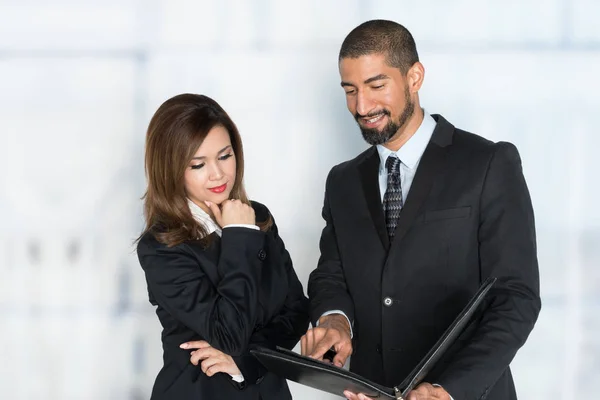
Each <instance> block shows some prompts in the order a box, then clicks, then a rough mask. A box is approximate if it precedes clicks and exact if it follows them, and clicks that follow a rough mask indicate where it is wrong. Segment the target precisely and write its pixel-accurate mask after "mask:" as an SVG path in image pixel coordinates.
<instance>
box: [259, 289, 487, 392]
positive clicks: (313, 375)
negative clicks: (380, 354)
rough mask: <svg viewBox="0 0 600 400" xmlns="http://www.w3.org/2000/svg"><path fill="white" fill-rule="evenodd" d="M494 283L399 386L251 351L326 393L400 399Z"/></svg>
mask: <svg viewBox="0 0 600 400" xmlns="http://www.w3.org/2000/svg"><path fill="white" fill-rule="evenodd" d="M494 282H496V278H488V279H487V280H486V281H485V282H484V283H483V284H482V285H481V287H480V288H479V290H478V291H477V293H476V294H475V295H474V296H473V298H471V300H470V301H469V303H468V304H467V305H466V306H465V308H464V309H463V310H462V311H461V313H460V314H459V315H458V316H457V317H456V319H455V320H454V321H453V322H452V324H450V326H449V327H448V329H446V331H445V332H444V334H443V335H442V337H441V338H440V339H439V340H438V341H437V342H436V343H435V345H434V346H433V347H432V348H431V350H429V352H428V353H427V355H425V357H424V358H423V359H422V360H421V362H419V364H418V365H417V366H416V367H415V368H414V369H413V370H412V372H411V373H410V374H409V375H408V376H407V377H406V378H405V379H404V380H403V381H402V383H400V384H399V385H397V386H395V387H393V388H389V387H386V386H382V385H379V384H377V383H375V382H372V381H369V380H368V379H365V378H363V377H362V376H360V375H358V374H355V373H352V372H350V371H347V370H345V369H343V368H339V367H336V366H334V365H333V364H330V363H328V362H325V361H319V360H315V359H313V358H310V357H305V356H302V355H300V354H297V353H294V352H293V351H289V350H286V349H282V348H277V350H273V349H268V348H263V347H258V348H254V349H252V350H250V352H251V353H252V354H253V355H254V356H255V357H256V358H257V359H258V360H259V361H260V362H261V363H262V364H263V365H264V366H265V368H267V369H268V370H269V371H271V372H273V373H275V374H277V375H279V376H281V377H283V378H286V379H289V380H291V381H294V382H298V383H300V384H302V385H306V386H310V387H312V388H315V389H319V390H322V391H325V392H328V393H332V394H336V395H338V396H343V392H344V390H349V391H351V392H353V393H364V394H365V395H367V396H369V397H372V398H375V399H376V398H389V399H397V400H402V399H404V398H405V397H406V395H407V394H408V392H410V391H411V390H412V389H414V388H415V386H417V385H418V384H419V383H421V381H422V380H423V378H425V376H426V375H427V373H429V371H430V370H431V368H433V366H434V365H435V363H436V362H437V361H438V360H439V359H440V358H441V357H442V355H443V354H444V353H445V352H446V350H448V348H449V347H450V346H451V345H452V343H454V341H455V340H456V338H457V337H458V336H459V335H460V333H461V332H462V331H463V330H464V328H465V327H466V326H467V324H468V322H469V320H470V319H471V317H472V315H473V313H474V312H475V310H476V309H477V307H478V306H479V304H480V303H481V301H482V300H483V298H484V297H485V295H486V294H487V292H488V291H489V290H490V288H491V287H492V285H493V284H494Z"/></svg>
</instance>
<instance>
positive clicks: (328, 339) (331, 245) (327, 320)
mask: <svg viewBox="0 0 600 400" xmlns="http://www.w3.org/2000/svg"><path fill="white" fill-rule="evenodd" d="M334 172H335V168H334V169H332V170H331V172H330V173H329V176H328V177H327V183H326V184H325V200H324V204H323V213H322V215H323V219H324V220H325V228H323V232H322V233H321V241H320V243H319V248H320V250H321V256H320V257H319V262H318V264H317V268H316V269H315V270H314V271H313V272H312V273H311V274H310V277H309V279H308V296H309V298H310V309H311V321H312V323H313V326H314V327H315V328H313V329H310V330H309V331H308V332H307V334H306V335H304V336H303V337H302V354H308V355H311V356H312V357H315V358H317V359H321V358H322V357H323V354H325V352H327V350H329V348H331V347H334V349H335V350H336V352H337V353H338V354H337V355H336V357H335V358H334V363H335V364H337V365H339V364H341V365H343V364H344V363H345V362H346V358H347V357H348V356H349V355H350V354H351V353H352V343H351V334H352V333H351V324H352V321H354V304H353V303H352V298H351V297H350V294H349V293H348V288H347V286H346V277H345V276H344V270H343V268H342V263H341V260H340V255H339V250H338V246H337V238H336V235H335V227H334V223H333V218H332V215H331V209H330V202H329V201H330V200H329V193H331V185H332V183H331V181H332V175H333V174H334ZM334 310H335V311H337V312H341V313H340V314H338V313H334V314H329V313H330V312H331V311H334ZM317 325H318V326H317Z"/></svg>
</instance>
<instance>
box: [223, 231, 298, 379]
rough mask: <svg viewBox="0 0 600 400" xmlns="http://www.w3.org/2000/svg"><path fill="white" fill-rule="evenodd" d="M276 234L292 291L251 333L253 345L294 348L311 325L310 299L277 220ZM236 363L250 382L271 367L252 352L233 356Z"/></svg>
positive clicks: (251, 345)
mask: <svg viewBox="0 0 600 400" xmlns="http://www.w3.org/2000/svg"><path fill="white" fill-rule="evenodd" d="M271 229H272V230H273V234H274V236H275V243H276V246H277V248H278V249H279V251H280V252H282V254H283V257H282V260H283V262H284V264H285V270H286V273H287V280H288V285H287V288H288V294H287V296H286V298H285V303H284V305H283V307H282V309H281V310H280V311H279V313H278V314H277V315H276V316H275V317H273V319H272V320H271V321H269V323H268V324H267V325H265V326H264V327H261V328H259V329H257V330H256V331H255V332H254V333H253V334H252V336H251V337H250V345H249V347H250V348H252V347H254V346H261V347H268V348H271V349H274V348H275V347H276V346H279V347H283V348H286V349H288V350H291V349H292V348H294V346H295V345H296V344H297V343H298V340H300V337H301V336H302V335H303V334H304V333H305V332H306V329H307V328H308V320H309V317H308V299H307V298H306V296H305V295H304V290H303V289H302V284H301V283H300V280H299V279H298V276H297V275H296V272H295V271H294V266H293V264H292V259H291V257H290V254H289V253H288V251H287V250H286V249H285V245H284V243H283V240H281V238H280V237H279V234H278V230H277V225H275V222H273V226H272V228H271ZM233 359H234V361H235V363H236V365H237V366H238V368H239V369H240V371H241V372H242V374H243V375H244V379H245V380H247V381H248V382H249V383H254V382H257V381H259V379H260V378H261V377H262V376H264V374H265V373H266V372H267V370H266V369H265V368H264V367H263V365H262V364H261V363H260V362H258V360H257V359H256V358H254V356H252V355H251V354H250V353H247V354H244V355H241V356H237V357H233Z"/></svg>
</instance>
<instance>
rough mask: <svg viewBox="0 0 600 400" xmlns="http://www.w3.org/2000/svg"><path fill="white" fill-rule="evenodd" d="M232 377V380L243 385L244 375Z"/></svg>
mask: <svg viewBox="0 0 600 400" xmlns="http://www.w3.org/2000/svg"><path fill="white" fill-rule="evenodd" d="M229 376H231V379H233V380H234V381H236V382H237V383H242V382H244V375H231V374H230V375H229Z"/></svg>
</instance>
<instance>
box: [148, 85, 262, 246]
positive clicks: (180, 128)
mask: <svg viewBox="0 0 600 400" xmlns="http://www.w3.org/2000/svg"><path fill="white" fill-rule="evenodd" d="M219 125H220V126H223V127H224V128H225V129H226V130H227V132H229V138H230V140H231V146H232V147H233V152H234V154H235V159H236V165H237V166H236V177H235V182H234V184H233V187H232V189H231V194H230V198H232V199H239V200H241V201H242V202H243V203H246V204H250V201H249V200H248V196H247V195H246V190H245V189H244V183H243V179H244V152H243V149H242V139H241V137H240V134H239V132H238V129H237V127H236V126H235V124H234V123H233V121H232V120H231V118H230V117H229V115H228V114H227V113H226V112H225V110H224V109H223V108H222V107H221V106H220V105H219V104H218V103H217V102H216V101H214V100H213V99H211V98H210V97H207V96H203V95H198V94H188V93H186V94H180V95H177V96H175V97H172V98H170V99H169V100H167V101H165V102H164V103H163V104H162V105H161V106H160V107H159V108H158V110H156V113H154V116H153V117H152V119H151V120H150V124H149V126H148V132H147V134H146V155H145V170H146V179H147V181H148V187H147V189H146V193H145V194H144V197H143V200H144V217H145V220H146V226H145V229H144V232H143V233H142V236H143V235H144V234H145V233H147V232H149V233H151V234H153V235H154V237H155V238H156V239H157V240H158V241H159V242H161V243H164V244H166V245H167V246H169V247H172V246H175V245H178V244H180V243H183V242H184V241H188V240H198V239H200V240H201V241H203V242H204V243H205V244H208V242H209V241H210V236H209V235H208V232H207V230H206V228H205V227H204V226H202V225H201V224H199V223H197V222H196V220H194V217H193V216H192V213H191V211H190V209H189V206H188V203H187V195H186V192H185V185H184V173H185V170H186V168H187V167H188V166H189V163H190V161H191V159H192V157H193V156H194V154H195V153H196V151H197V150H198V148H199V147H200V145H201V144H202V142H203V141H204V139H205V138H206V136H207V135H208V133H209V132H210V130H211V129H213V128H214V127H215V126H219ZM271 224H272V221H271V219H270V218H268V219H267V221H262V222H258V221H257V225H258V226H259V228H260V229H261V230H263V231H264V230H267V229H269V227H270V226H271ZM140 237H141V236H140Z"/></svg>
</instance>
